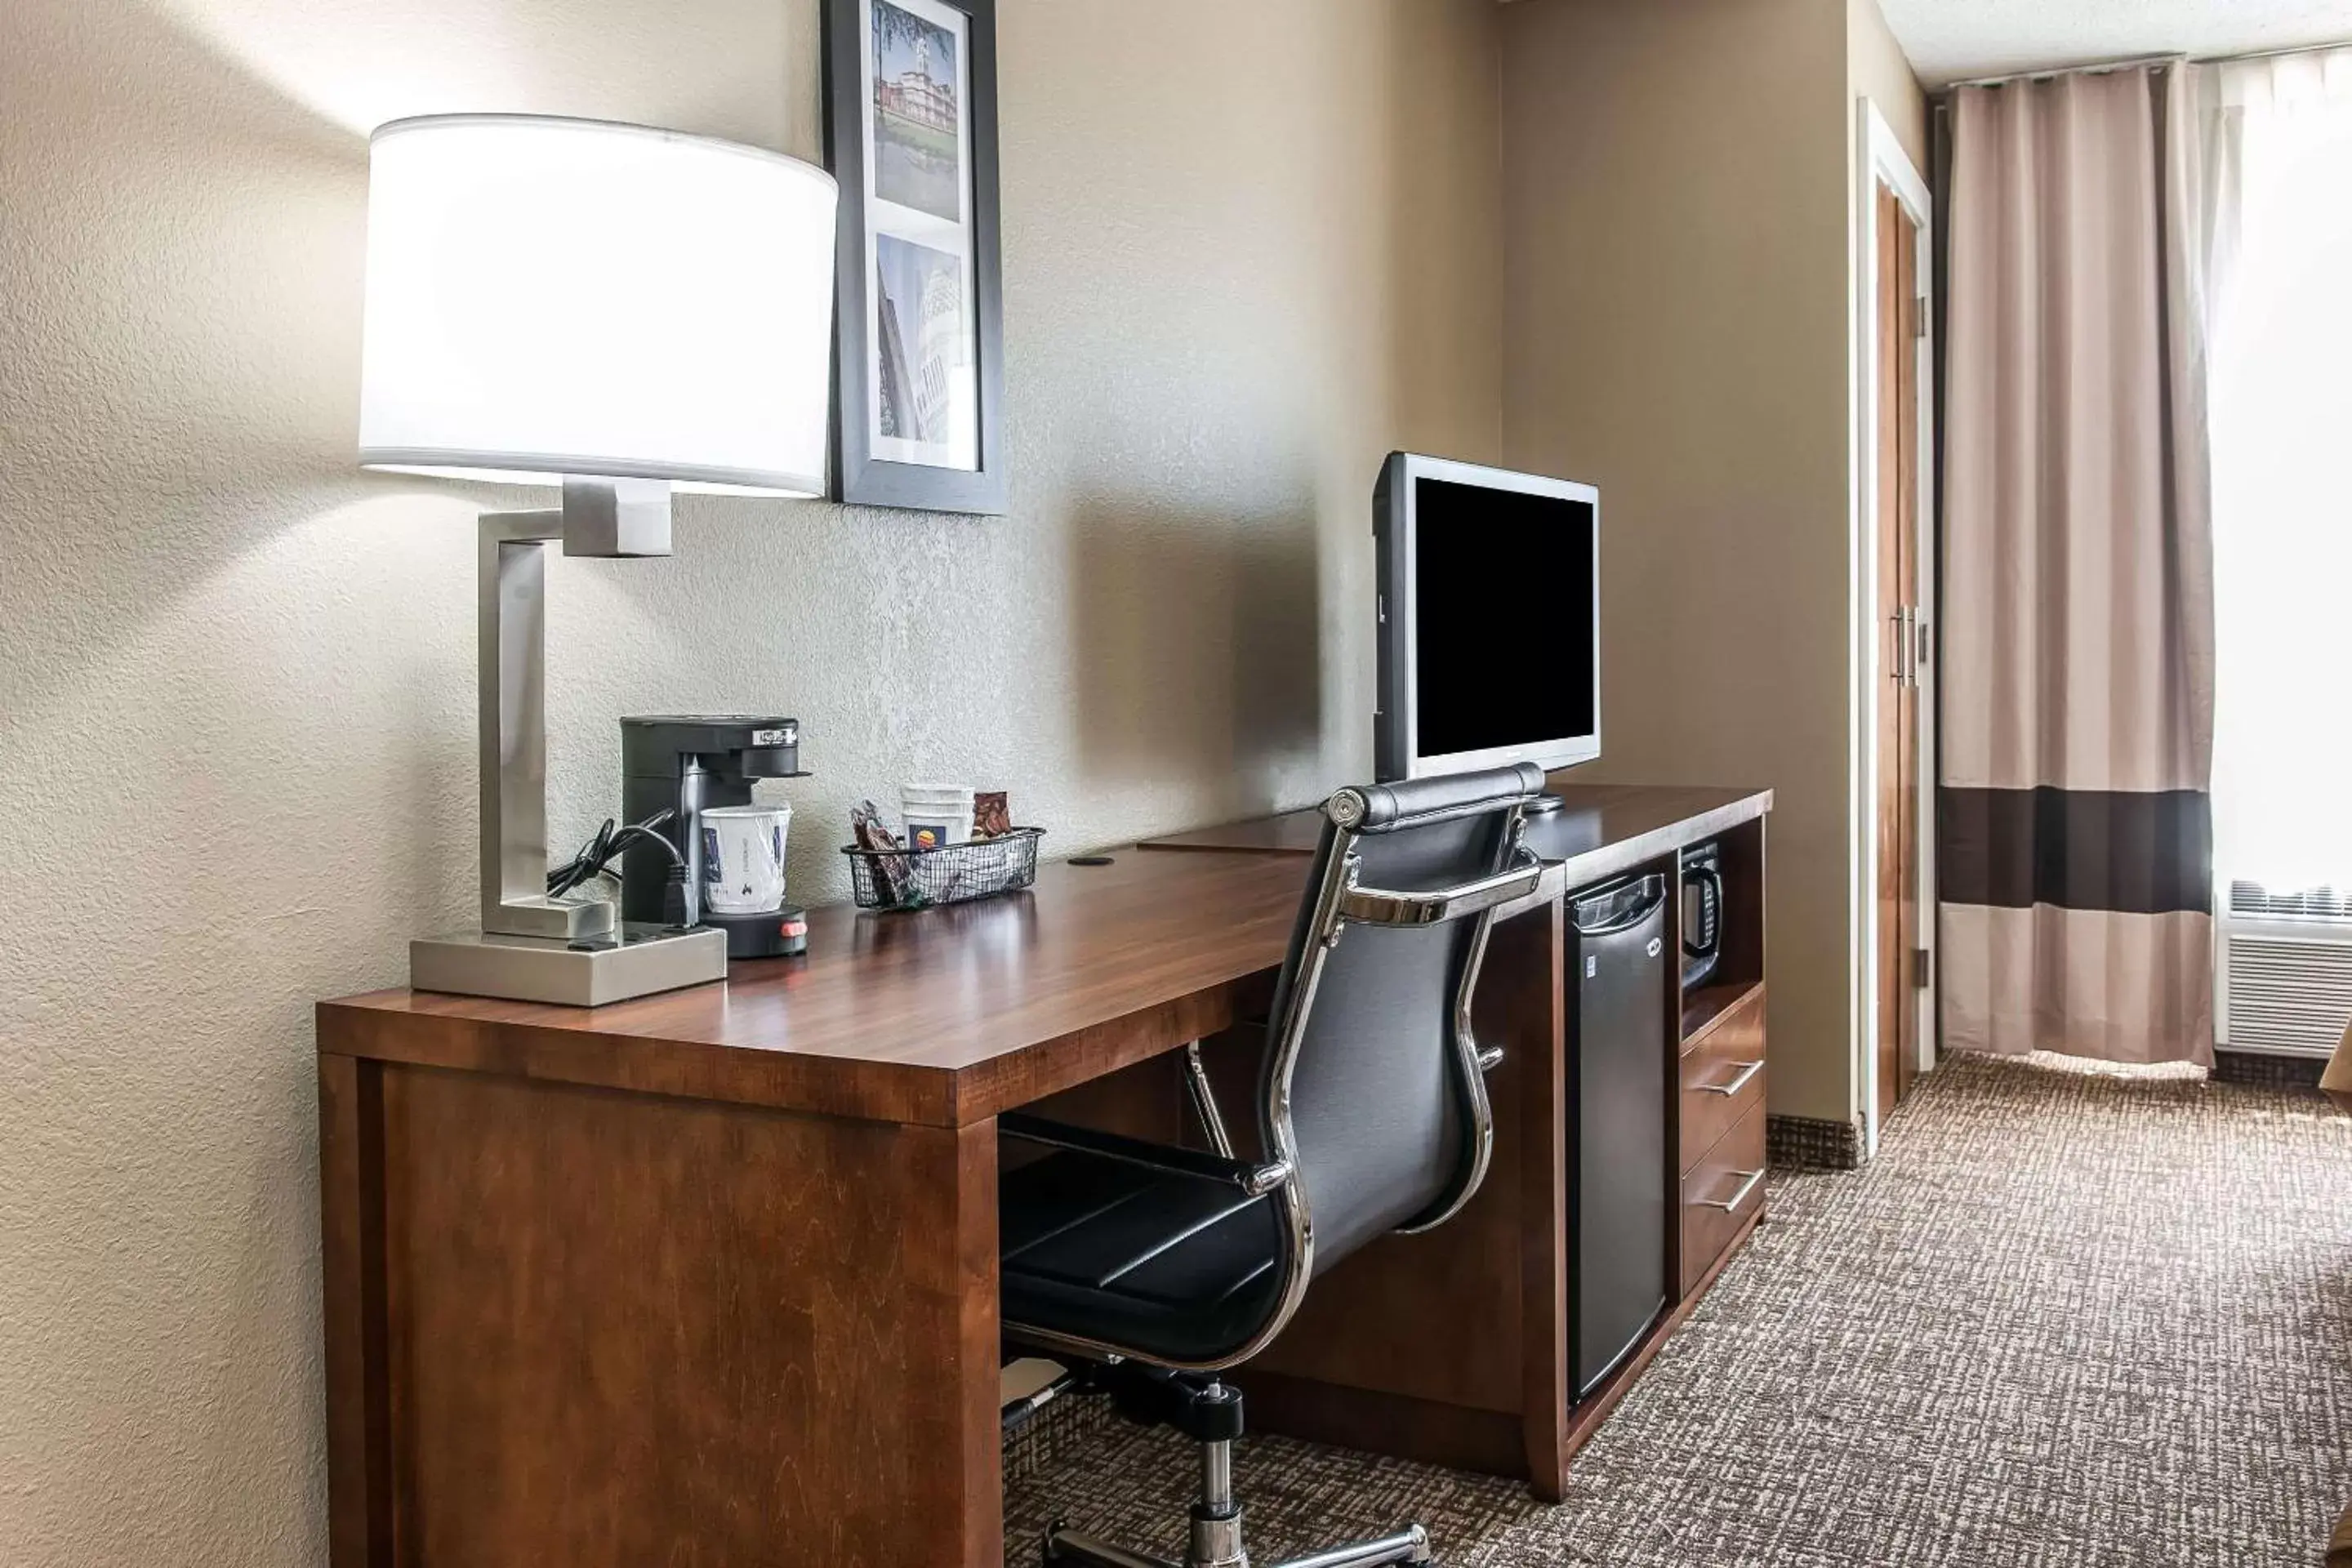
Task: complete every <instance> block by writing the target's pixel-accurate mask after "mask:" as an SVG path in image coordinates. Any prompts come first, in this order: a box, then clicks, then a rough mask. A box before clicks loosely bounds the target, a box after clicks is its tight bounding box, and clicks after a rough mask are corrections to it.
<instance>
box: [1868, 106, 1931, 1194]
mask: <svg viewBox="0 0 2352 1568" xmlns="http://www.w3.org/2000/svg"><path fill="white" fill-rule="evenodd" d="M1854 136H1855V156H1854V159H1853V168H1854V182H1855V184H1854V191H1853V213H1854V221H1853V224H1852V225H1851V227H1852V228H1853V246H1854V255H1853V276H1854V279H1855V288H1854V331H1853V342H1854V369H1853V376H1852V378H1851V384H1852V385H1853V431H1854V437H1853V483H1852V485H1851V487H1850V489H1851V492H1852V496H1853V520H1852V523H1853V532H1852V540H1851V549H1850V556H1851V561H1852V565H1853V584H1852V593H1851V595H1850V600H1849V604H1850V618H1851V620H1852V623H1853V648H1852V657H1851V660H1850V662H1851V665H1852V668H1853V691H1852V694H1851V695H1852V700H1851V701H1850V702H1849V704H1848V711H1849V714H1850V717H1851V723H1850V724H1849V726H1848V733H1849V752H1850V753H1851V762H1852V767H1853V775H1852V778H1851V780H1850V792H1851V793H1850V799H1851V801H1852V807H1853V808H1852V810H1851V812H1850V813H1849V817H1850V826H1851V830H1852V834H1853V841H1852V852H1851V853H1850V854H1849V856H1848V857H1847V861H1848V864H1849V865H1850V866H1851V867H1852V868H1853V870H1852V876H1851V879H1850V881H1849V906H1848V907H1849V910H1850V911H1851V914H1852V921H1851V925H1850V929H1851V930H1853V932H1854V933H1855V935H1854V942H1855V949H1856V959H1857V962H1855V963H1853V964H1852V965H1851V966H1850V968H1851V970H1852V974H1853V998H1852V1005H1851V1008H1850V1015H1849V1016H1852V1017H1853V1020H1854V1028H1853V1041H1852V1047H1853V1075H1852V1081H1853V1084H1854V1086H1855V1097H1854V1098H1855V1100H1856V1102H1857V1103H1856V1106H1855V1110H1856V1111H1857V1112H1858V1113H1859V1115H1860V1116H1861V1118H1862V1129H1863V1153H1864V1158H1865V1159H1867V1158H1871V1157H1874V1156H1875V1155H1876V1154H1877V1152H1878V1038H1879V1030H1880V1023H1881V1021H1880V1019H1879V1016H1878V940H1879V930H1878V812H1877V794H1878V722H1877V715H1878V708H1877V704H1878V695H1879V684H1880V682H1881V681H1883V680H1884V679H1886V670H1885V657H1884V656H1885V649H1886V647H1887V639H1886V637H1885V631H1884V628H1882V627H1881V626H1880V625H1879V622H1878V598H1877V595H1878V489H1879V482H1880V478H1881V476H1880V474H1879V463H1878V393H1879V386H1878V334H1879V327H1880V322H1879V319H1878V187H1879V186H1880V185H1881V184H1884V185H1885V186H1886V187H1887V189H1889V190H1890V191H1892V192H1893V193H1894V194H1895V199H1896V200H1897V201H1898V202H1899V203H1901V204H1902V206H1903V210H1904V213H1905V215H1906V216H1908V217H1909V218H1910V219H1911V221H1912V222H1913V223H1915V224H1916V225H1917V226H1918V231H1919V241H1918V264H1917V271H1918V279H1917V281H1918V288H1919V298H1920V300H1922V301H1923V303H1922V305H1921V307H1920V311H1919V321H1920V328H1921V330H1920V334H1919V337H1918V339H1917V341H1916V346H1915V349H1916V354H1917V356H1918V377H1919V399H1918V402H1919V412H1918V426H1919V427H1918V429H1917V430H1916V432H1915V433H1914V437H1913V438H1914V439H1915V440H1916V441H1917V443H1918V449H1919V455H1918V466H1917V470H1916V471H1917V473H1918V476H1919V506H1918V513H1917V515H1918V520H1919V522H1918V526H1919V542H1918V552H1917V553H1918V561H1919V564H1918V580H1917V583H1916V593H1917V603H1918V605H1919V621H1920V625H1921V626H1922V627H1923V628H1924V641H1925V642H1926V645H1927V649H1928V652H1929V654H1930V656H1931V657H1927V658H1922V659H1921V660H1920V661H1919V685H1918V696H1917V702H1918V710H1919V757H1918V780H1919V783H1918V789H1917V793H1916V797H1915V798H1914V800H1913V803H1912V809H1913V811H1914V812H1915V813H1916V829H1917V843H1918V847H1919V868H1918V869H1919V876H1918V886H1917V889H1916V891H1917V898H1918V902H1919V908H1918V912H1917V930H1918V931H1919V940H1920V942H1921V944H1922V945H1923V946H1924V947H1925V949H1926V950H1927V955H1928V957H1927V970H1926V979H1927V984H1925V985H1923V986H1921V987H1920V988H1919V989H1918V991H1917V992H1916V994H1915V995H1914V998H1913V1005H1914V1006H1916V1008H1917V1009H1918V1015H1919V1016H1918V1029H1917V1031H1916V1037H1917V1040H1918V1044H1919V1059H1918V1061H1917V1062H1916V1064H1915V1066H1916V1070H1918V1071H1921V1072H1925V1071H1927V1069H1928V1068H1933V1067H1934V1066H1935V1064H1936V1029H1935V1022H1936V1016H1937V1007H1936V985H1937V978H1938V977H1937V973H1936V969H1937V964H1936V954H1937V949H1938V947H1939V946H1940V943H1939V942H1937V932H1936V918H1935V917H1936V853H1935V847H1936V838H1935V824H1936V778H1937V745H1936V732H1937V709H1936V683H1937V666H1938V664H1939V663H1940V660H1939V659H1938V658H1935V657H1932V656H1933V655H1934V654H1935V653H1936V652H1937V651H1938V650H1939V647H1940V635H1939V628H1938V626H1937V617H1936V610H1937V601H1936V553H1937V529H1936V511H1935V508H1934V506H1933V505H1932V504H1931V503H1932V502H1933V500H1934V498H1935V494H1936V481H1935V428H1936V424H1935V408H1936V390H1937V388H1936V384H1935V365H1936V353H1935V348H1936V345H1935V311H1934V310H1933V309H1932V305H1933V301H1934V299H1935V273H1934V268H1935V244H1934V240H1935V205H1934V199H1933V197H1932V196H1931V195H1929V192H1928V188H1927V181H1926V180H1925V179H1923V178H1921V177H1920V174H1919V171H1918V169H1917V167H1916V165H1914V164H1913V163H1912V162H1911V158H1910V155H1909V154H1908V153H1906V152H1904V150H1903V144H1902V142H1900V141H1898V140H1897V139H1896V137H1895V128H1894V127H1893V126H1891V125H1889V124H1888V123H1887V121H1886V117H1885V115H1884V114H1882V113H1881V112H1879V109H1878V106H1877V105H1876V104H1875V103H1873V102H1872V101H1871V100H1869V99H1867V98H1862V99H1858V100H1856V108H1855V130H1854Z"/></svg>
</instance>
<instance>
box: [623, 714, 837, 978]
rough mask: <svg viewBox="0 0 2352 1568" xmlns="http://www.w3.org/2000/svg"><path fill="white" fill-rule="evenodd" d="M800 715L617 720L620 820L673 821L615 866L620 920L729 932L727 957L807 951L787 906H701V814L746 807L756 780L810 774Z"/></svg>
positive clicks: (803, 924) (800, 923)
mask: <svg viewBox="0 0 2352 1568" xmlns="http://www.w3.org/2000/svg"><path fill="white" fill-rule="evenodd" d="M800 737H801V726H800V721H799V720H797V719H772V718H757V717H749V716H745V715H740V714H720V715H703V716H696V715H658V716H651V717H643V718H629V719H624V720H622V721H621V809H622V812H623V818H622V819H623V820H624V821H627V822H643V821H645V820H646V818H648V817H651V816H656V815H657V814H658V813H660V812H661V810H662V809H663V808H664V807H668V808H670V809H671V810H673V811H674V812H675V813H676V815H675V816H673V817H672V818H671V819H670V821H669V824H668V826H666V827H664V828H663V829H661V832H662V834H663V836H664V837H667V838H668V839H669V840H670V842H671V843H673V844H675V845H676V846H677V850H678V855H677V859H676V860H672V859H670V858H668V857H667V856H665V855H663V854H662V853H661V852H660V849H659V847H658V846H652V845H642V844H639V845H632V846H630V847H629V849H628V851H627V853H626V854H625V856H624V857H623V858H622V861H621V918H622V919H624V920H633V921H637V920H641V921H660V922H662V923H664V924H667V925H682V926H696V925H702V926H711V927H715V928H717V929H718V930H720V931H725V932H726V933H727V956H728V957H729V958H730V959H735V958H783V957H790V956H792V955H793V954H795V953H800V952H807V951H808V916H807V912H806V911H805V910H801V909H799V908H797V907H796V906H794V905H792V904H789V903H782V904H779V905H778V906H777V907H776V908H775V909H773V910H753V911H751V912H748V913H720V912H719V911H716V910H710V909H709V908H707V907H705V902H704V898H703V883H704V876H705V870H706V866H705V859H704V857H705V853H706V851H705V844H706V840H705V837H704V835H703V823H702V814H703V813H704V812H705V811H708V810H709V809H711V808H712V807H714V806H742V805H751V784H752V781H753V780H755V779H797V778H806V777H807V776H808V775H807V773H803V771H802V769H801V765H800Z"/></svg>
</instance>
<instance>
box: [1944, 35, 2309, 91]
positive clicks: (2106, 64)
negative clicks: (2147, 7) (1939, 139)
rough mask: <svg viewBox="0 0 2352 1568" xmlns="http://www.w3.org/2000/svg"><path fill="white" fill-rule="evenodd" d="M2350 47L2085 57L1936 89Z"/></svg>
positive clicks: (2279, 56) (2303, 46) (2002, 84)
mask: <svg viewBox="0 0 2352 1568" xmlns="http://www.w3.org/2000/svg"><path fill="white" fill-rule="evenodd" d="M2347 47H2352V40H2341V39H2339V40H2337V41H2336V42H2334V43H2326V44H2295V45H2293V46H2290V47H2286V48H2283V49H2249V50H2247V51H2246V52H2245V53H2243V54H2236V55H2194V56H2191V55H2137V56H2134V57H2132V58H2128V59H2120V60H2086V61H2084V63H2082V64H2080V65H2070V66H2044V67H2042V68H2040V69H2038V70H2030V71H2012V72H2011V73H2010V74H2009V75H2007V76H1979V77H1970V78H1969V79H1967V80H1965V81H1948V82H1946V83H1945V84H1944V85H1943V86H1942V87H1939V88H1937V89H1936V92H1937V96H1941V95H1942V94H1945V93H1948V92H1950V91H1952V90H1953V89H1955V88H1963V87H2006V86H2008V85H2009V84H2010V83H2011V82H2017V81H2049V80H2051V79H2053V78H2056V77H2062V76H2100V75H2104V74H2105V73H2106V72H2108V71H2120V70H2137V69H2138V68H2141V67H2143V66H2146V67H2152V68H2159V69H2160V68H2164V67H2167V66H2183V65H2189V66H2214V65H2228V64H2230V63H2231V62H2233V61H2237V60H2274V59H2284V58H2286V57H2288V56H2290V55H2322V54H2326V53H2328V52H2329V51H2331V50H2334V49H2341V48H2347Z"/></svg>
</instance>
